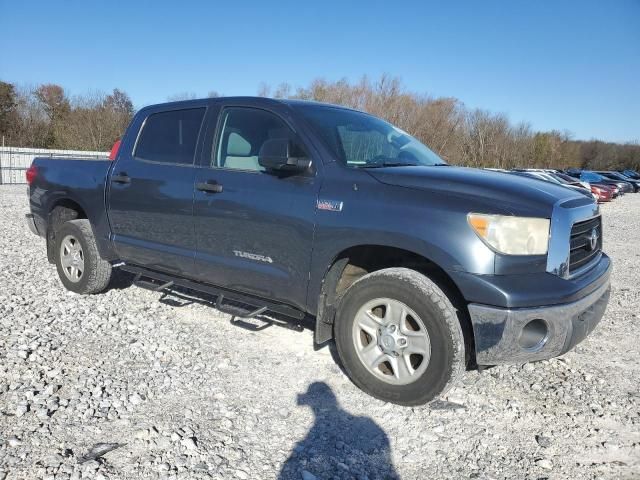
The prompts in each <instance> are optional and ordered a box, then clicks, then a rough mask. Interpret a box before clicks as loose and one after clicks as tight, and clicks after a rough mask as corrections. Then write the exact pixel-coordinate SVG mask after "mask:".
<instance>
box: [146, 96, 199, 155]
mask: <svg viewBox="0 0 640 480" xmlns="http://www.w3.org/2000/svg"><path fill="white" fill-rule="evenodd" d="M205 110H206V108H204V107H199V108H187V109H182V110H170V111H166V112H158V113H153V114H151V115H149V116H148V117H147V118H146V120H145V121H144V124H143V125H142V131H141V132H140V136H139V138H138V142H137V143H136V148H135V152H134V157H135V158H137V159H139V160H146V161H149V162H159V163H171V164H181V165H192V164H193V160H194V156H195V152H196V145H197V142H198V135H199V134H200V128H201V126H202V120H203V118H204V114H205Z"/></svg>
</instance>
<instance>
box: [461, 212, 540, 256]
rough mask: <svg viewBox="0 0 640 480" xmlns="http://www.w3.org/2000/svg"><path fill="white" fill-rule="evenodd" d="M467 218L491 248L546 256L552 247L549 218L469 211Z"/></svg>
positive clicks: (513, 252)
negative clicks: (550, 246) (550, 244)
mask: <svg viewBox="0 0 640 480" xmlns="http://www.w3.org/2000/svg"><path fill="white" fill-rule="evenodd" d="M467 221H468V222H469V225H471V228H473V230H474V231H475V232H476V233H477V234H478V236H479V237H480V238H481V239H482V241H483V242H485V243H486V244H487V245H488V246H489V247H491V248H492V249H493V250H495V251H496V252H498V253H504V254H506V255H544V254H546V253H547V250H548V248H549V225H550V222H549V219H548V218H529V217H509V216H506V215H485V214H482V213H470V214H468V215H467Z"/></svg>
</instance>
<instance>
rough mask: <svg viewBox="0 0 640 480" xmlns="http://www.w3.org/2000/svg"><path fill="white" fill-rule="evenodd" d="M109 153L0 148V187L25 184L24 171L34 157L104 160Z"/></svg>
mask: <svg viewBox="0 0 640 480" xmlns="http://www.w3.org/2000/svg"><path fill="white" fill-rule="evenodd" d="M108 156H109V152H87V151H83V150H51V149H47V148H21V147H0V185H6V184H20V183H27V180H26V178H25V171H26V170H27V168H29V166H30V165H31V162H33V159H34V158H36V157H56V158H58V157H59V158H65V157H67V158H69V157H73V158H76V157H79V158H86V159H104V158H107V157H108Z"/></svg>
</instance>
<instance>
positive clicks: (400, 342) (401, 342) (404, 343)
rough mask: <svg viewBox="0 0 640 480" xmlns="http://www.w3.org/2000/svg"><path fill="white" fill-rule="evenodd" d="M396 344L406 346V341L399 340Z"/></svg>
mask: <svg viewBox="0 0 640 480" xmlns="http://www.w3.org/2000/svg"><path fill="white" fill-rule="evenodd" d="M398 343H399V344H400V345H402V346H404V345H406V344H407V341H406V340H405V339H404V338H400V339H399V340H398Z"/></svg>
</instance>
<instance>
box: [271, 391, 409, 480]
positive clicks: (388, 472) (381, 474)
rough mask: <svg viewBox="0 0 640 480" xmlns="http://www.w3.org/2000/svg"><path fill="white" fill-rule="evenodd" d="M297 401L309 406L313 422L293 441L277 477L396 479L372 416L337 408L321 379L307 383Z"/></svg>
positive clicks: (386, 444)
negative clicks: (300, 437) (307, 429)
mask: <svg viewBox="0 0 640 480" xmlns="http://www.w3.org/2000/svg"><path fill="white" fill-rule="evenodd" d="M297 403H298V405H307V406H309V407H310V408H311V409H312V410H313V414H314V417H315V419H314V423H313V426H312V427H311V429H310V430H309V433H308V434H307V436H306V437H305V438H304V439H303V440H301V441H299V442H298V443H296V445H295V447H294V448H293V451H292V452H291V455H290V456H289V458H288V459H287V461H286V462H285V464H284V465H283V467H282V470H281V471H280V475H279V476H278V479H279V480H293V479H295V480H299V479H301V478H302V479H304V480H307V479H309V480H312V479H314V478H319V479H320V478H345V479H346V478H368V479H370V480H374V479H397V478H399V476H398V474H397V473H396V471H395V468H394V466H393V463H392V461H391V450H390V447H389V439H388V437H387V435H386V434H385V433H384V431H383V430H382V428H380V427H379V426H378V425H377V424H376V423H375V422H374V421H373V420H372V419H370V418H368V417H356V416H354V415H351V414H350V413H348V412H346V411H344V410H343V409H342V408H340V405H339V404H338V401H337V399H336V397H335V395H334V394H333V392H332V391H331V388H329V386H328V385H327V384H326V383H324V382H315V383H312V384H311V385H309V388H308V390H307V391H306V392H305V393H303V394H301V395H298V402H297Z"/></svg>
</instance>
